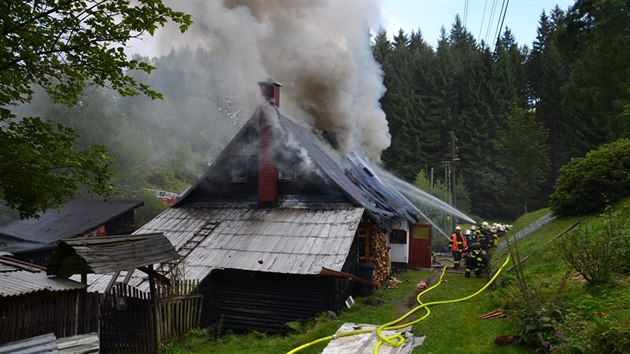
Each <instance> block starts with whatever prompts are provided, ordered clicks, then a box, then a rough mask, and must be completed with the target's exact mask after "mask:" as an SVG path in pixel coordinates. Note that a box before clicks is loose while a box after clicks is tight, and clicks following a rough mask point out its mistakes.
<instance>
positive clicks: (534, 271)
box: [492, 198, 630, 353]
mask: <svg viewBox="0 0 630 354" xmlns="http://www.w3.org/2000/svg"><path fill="white" fill-rule="evenodd" d="M546 212H548V210H540V211H537V212H535V213H532V214H528V215H525V216H523V217H522V218H520V219H519V220H518V221H517V222H516V223H515V225H514V226H515V227H514V228H513V229H512V230H513V231H512V232H513V233H515V232H517V231H518V230H519V229H521V228H523V227H525V226H527V225H528V224H529V223H531V222H532V221H534V220H535V219H537V218H538V217H540V216H542V215H544V214H545V213H546ZM628 220H630V198H626V199H624V200H622V201H621V202H620V203H618V204H617V205H616V206H614V207H612V208H610V209H609V210H608V211H606V212H605V213H604V214H601V215H591V216H586V217H570V218H569V217H558V218H556V219H555V220H554V221H552V222H550V223H549V224H547V225H545V226H543V227H542V228H540V229H539V230H537V231H536V232H534V233H532V234H531V235H529V236H528V237H526V238H523V239H521V240H519V241H518V242H517V244H516V247H512V248H511V249H512V255H513V256H515V257H516V258H520V259H521V260H522V263H520V270H521V271H522V281H519V279H518V278H519V277H518V274H517V270H519V269H517V267H514V268H511V270H509V271H508V272H507V273H506V274H505V275H504V276H503V277H502V279H501V281H500V284H501V288H500V289H499V290H498V291H496V292H495V293H494V300H495V302H496V303H497V304H498V305H499V306H501V307H503V308H504V309H505V310H506V311H507V312H508V313H510V314H511V315H512V317H513V318H514V321H515V323H516V324H517V325H519V324H520V326H521V332H522V333H521V334H524V335H525V336H531V337H532V338H529V340H530V341H533V342H536V341H537V340H539V341H540V342H539V344H540V343H543V342H548V343H549V344H550V345H551V346H553V348H554V349H555V350H556V351H557V352H567V353H627V352H630V281H629V277H628V275H629V272H628V270H629V269H628V265H629V261H628V256H629V255H630V252H628V251H627V250H624V249H625V248H630V247H628V245H629V243H628V242H630V234H629V230H630V225H629V224H628ZM610 222H612V224H613V227H612V228H611V230H612V233H611V234H608V233H606V228H605V225H606V224H607V223H610ZM567 230H569V231H567ZM611 236H615V237H616V236H620V238H621V239H622V243H621V245H620V246H621V247H623V248H624V249H622V253H623V252H625V256H624V257H622V261H621V262H619V260H616V259H615V258H614V257H613V256H614V252H612V253H606V254H604V253H603V252H602V251H603V250H605V248H606V247H610V246H611V244H609V243H608V241H609V239H610V238H612V237H611ZM508 237H509V235H508ZM585 240H590V241H587V242H585ZM598 240H599V241H601V242H597V241H598ZM561 245H565V246H569V247H568V249H569V250H572V252H574V253H575V254H579V253H580V252H581V250H583V249H584V248H585V247H587V248H588V249H587V251H588V252H586V253H585V255H586V256H585V257H581V259H582V260H583V261H584V262H585V263H586V264H587V265H590V266H591V267H593V268H604V267H607V266H609V267H612V268H613V271H614V273H613V275H612V279H611V281H610V282H608V283H604V284H596V285H591V284H589V283H588V282H586V281H585V278H584V277H582V276H581V275H580V274H578V273H577V272H576V271H575V269H574V268H573V267H571V266H569V264H568V263H567V262H566V261H564V260H563V257H562V252H563V251H562V250H561V248H560V247H559V246H561ZM618 246H619V245H618ZM508 253H509V250H508V249H507V248H506V249H505V250H503V251H502V252H497V254H496V255H495V257H494V258H493V262H492V264H493V265H494V266H496V265H497V264H498V262H499V260H500V259H502V258H503V257H505V256H506V255H507V254H508ZM607 254H608V255H609V256H608V257H609V258H605V257H606V255H607ZM598 258H602V259H601V262H597V259H598ZM615 265H616V266H615ZM519 284H522V285H519ZM528 330H529V331H528Z"/></svg>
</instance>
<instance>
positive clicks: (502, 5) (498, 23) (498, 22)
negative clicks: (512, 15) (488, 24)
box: [492, 0, 505, 48]
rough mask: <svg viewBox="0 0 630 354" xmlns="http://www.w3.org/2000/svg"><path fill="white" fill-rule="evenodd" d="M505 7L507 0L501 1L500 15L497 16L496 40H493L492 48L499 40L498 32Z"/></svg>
mask: <svg viewBox="0 0 630 354" xmlns="http://www.w3.org/2000/svg"><path fill="white" fill-rule="evenodd" d="M504 7H505V0H503V2H502V3H501V10H500V11H499V17H498V18H497V28H496V29H495V30H494V42H492V48H495V44H496V42H497V40H496V39H497V36H498V33H500V31H501V30H500V28H501V27H500V26H501V20H500V18H501V13H503V8H504Z"/></svg>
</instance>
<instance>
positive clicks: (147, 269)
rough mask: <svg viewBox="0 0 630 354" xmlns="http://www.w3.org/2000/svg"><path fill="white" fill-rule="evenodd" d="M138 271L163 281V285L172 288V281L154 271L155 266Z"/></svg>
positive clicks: (139, 268) (140, 268) (141, 268)
mask: <svg viewBox="0 0 630 354" xmlns="http://www.w3.org/2000/svg"><path fill="white" fill-rule="evenodd" d="M137 269H138V270H139V271H142V272H145V273H146V274H148V275H149V276H153V277H154V278H155V279H157V280H159V281H161V282H162V283H164V284H166V285H168V286H171V281H170V280H169V279H168V278H167V277H165V276H163V275H162V274H160V273H158V272H156V271H155V270H153V266H144V267H138V268H137Z"/></svg>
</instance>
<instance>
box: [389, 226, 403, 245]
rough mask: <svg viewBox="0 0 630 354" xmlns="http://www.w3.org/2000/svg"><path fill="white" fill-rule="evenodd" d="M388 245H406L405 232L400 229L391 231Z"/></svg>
mask: <svg viewBox="0 0 630 354" xmlns="http://www.w3.org/2000/svg"><path fill="white" fill-rule="evenodd" d="M389 243H399V244H405V243H407V231H405V230H400V229H392V232H391V233H390V235H389Z"/></svg>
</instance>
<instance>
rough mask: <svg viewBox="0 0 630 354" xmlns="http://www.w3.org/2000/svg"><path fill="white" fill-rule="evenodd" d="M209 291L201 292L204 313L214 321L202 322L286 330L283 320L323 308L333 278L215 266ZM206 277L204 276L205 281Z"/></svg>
mask: <svg viewBox="0 0 630 354" xmlns="http://www.w3.org/2000/svg"><path fill="white" fill-rule="evenodd" d="M210 279H211V283H210V284H209V285H205V286H204V288H208V287H210V288H212V290H213V291H212V293H211V294H206V293H204V297H207V296H212V297H213V299H206V300H205V301H206V303H205V305H206V306H208V305H211V306H213V307H212V308H205V309H204V316H208V318H212V319H215V322H211V323H205V321H206V318H204V319H203V321H204V324H207V325H215V326H222V327H223V328H225V329H233V330H244V331H246V330H258V331H264V332H288V331H289V330H290V328H289V327H288V326H287V325H286V324H287V322H291V321H296V320H299V319H304V318H309V317H313V316H315V315H317V314H318V313H320V312H322V311H325V310H327V309H329V308H328V306H327V305H328V304H332V303H333V301H334V300H333V299H330V298H329V297H330V296H333V294H330V292H331V290H332V289H333V288H334V286H332V285H331V283H332V282H333V281H334V280H333V279H331V278H324V277H319V276H317V275H296V274H275V273H264V272H247V271H238V270H233V269H226V270H215V271H213V272H212V277H211V278H210ZM205 281H206V280H204V282H205Z"/></svg>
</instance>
